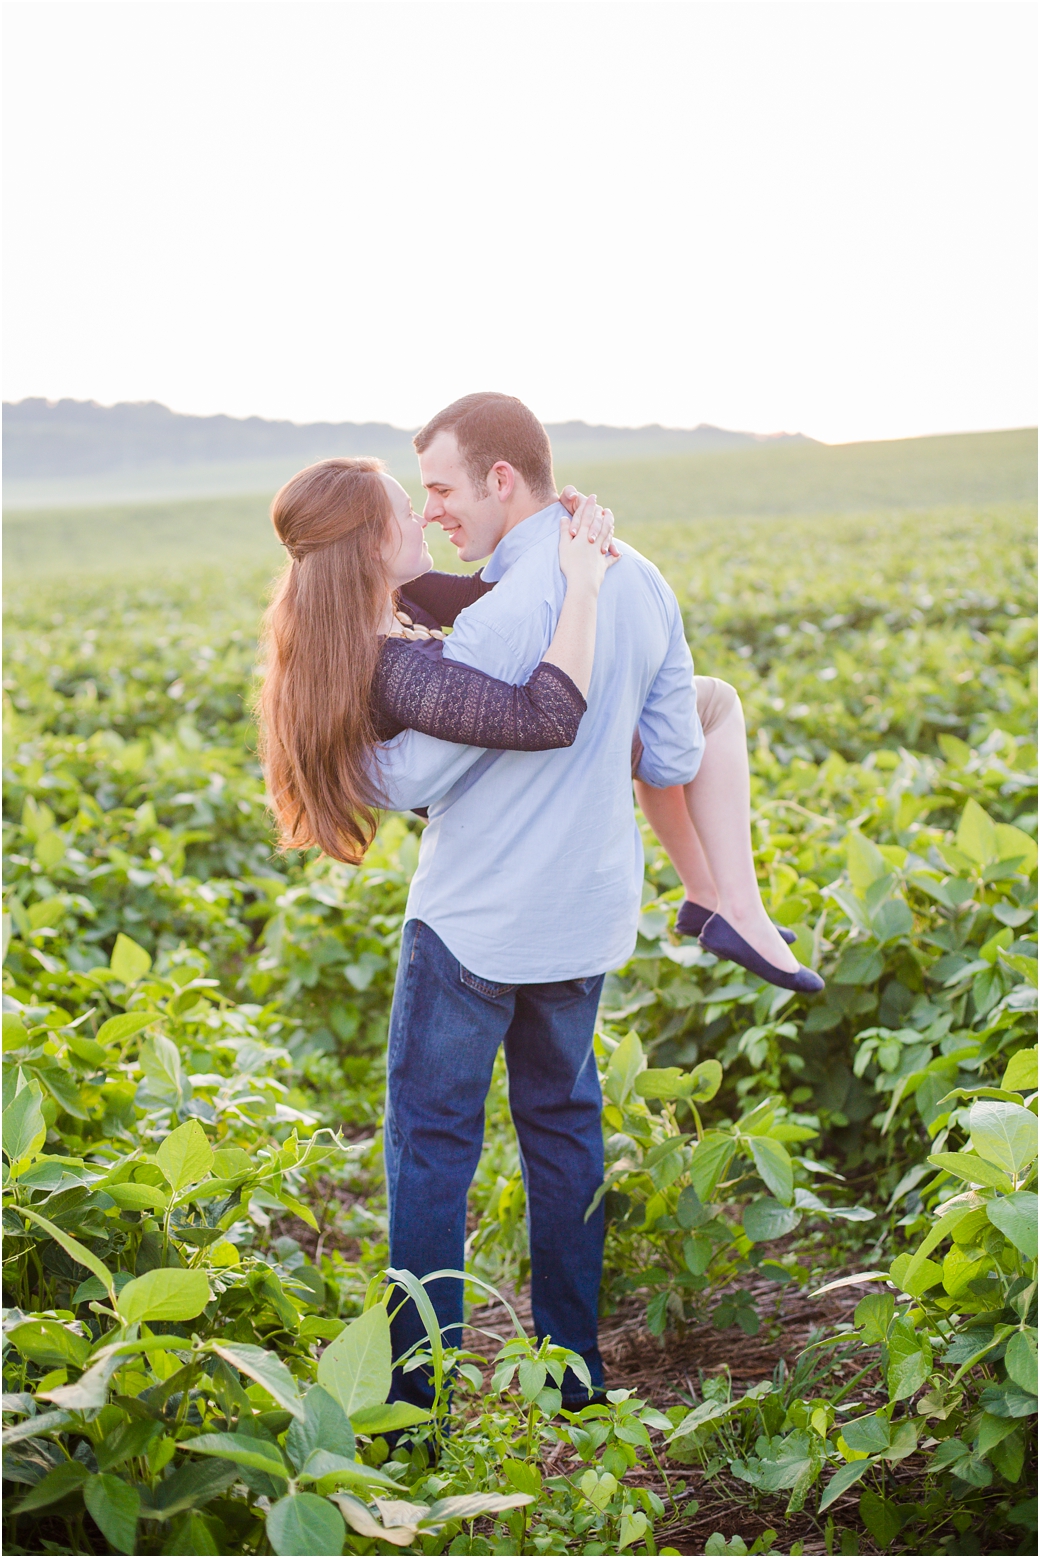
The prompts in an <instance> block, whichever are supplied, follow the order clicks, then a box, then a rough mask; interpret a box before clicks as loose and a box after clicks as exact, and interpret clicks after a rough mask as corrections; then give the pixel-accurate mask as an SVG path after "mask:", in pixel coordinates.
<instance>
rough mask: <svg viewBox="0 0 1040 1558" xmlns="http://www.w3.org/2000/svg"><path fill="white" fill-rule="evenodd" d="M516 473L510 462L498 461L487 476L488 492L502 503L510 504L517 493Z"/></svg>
mask: <svg viewBox="0 0 1040 1558" xmlns="http://www.w3.org/2000/svg"><path fill="white" fill-rule="evenodd" d="M516 480H517V477H516V472H515V470H514V469H513V467H512V466H511V465H510V464H509V461H508V460H496V461H495V463H494V465H493V466H492V467H491V469H490V470H489V471H488V474H487V486H488V491H489V492H491V493H493V494H494V496H495V497H496V498H497V499H498V501H499V502H500V503H508V502H509V499H510V498H511V497H512V496H513V493H514V492H515V491H516Z"/></svg>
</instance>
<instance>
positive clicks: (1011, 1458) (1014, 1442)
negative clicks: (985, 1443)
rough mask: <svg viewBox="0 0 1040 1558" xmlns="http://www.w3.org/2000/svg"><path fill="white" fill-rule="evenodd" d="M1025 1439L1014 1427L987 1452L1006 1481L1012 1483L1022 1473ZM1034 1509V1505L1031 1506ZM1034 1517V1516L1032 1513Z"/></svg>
mask: <svg viewBox="0 0 1040 1558" xmlns="http://www.w3.org/2000/svg"><path fill="white" fill-rule="evenodd" d="M1025 1451H1026V1447H1025V1441H1024V1440H1023V1438H1022V1435H1021V1434H1020V1433H1019V1431H1018V1429H1017V1428H1016V1429H1015V1430H1014V1431H1013V1432H1012V1433H1010V1434H1009V1435H1008V1436H1007V1438H1006V1439H1002V1440H1001V1441H1000V1443H999V1444H995V1445H994V1446H993V1448H992V1450H990V1452H989V1458H990V1460H991V1461H992V1462H993V1464H994V1466H995V1467H996V1468H997V1470H998V1471H999V1473H1000V1475H1001V1476H1002V1477H1003V1478H1004V1479H1005V1481H1006V1482H1010V1483H1011V1484H1012V1485H1013V1484H1014V1483H1016V1482H1017V1481H1018V1479H1019V1478H1020V1477H1021V1475H1022V1466H1023V1463H1024V1462H1025V1458H1026V1454H1025ZM1033 1508H1034V1511H1035V1509H1036V1506H1035V1504H1034V1506H1033ZM1033 1518H1034V1519H1035V1518H1036V1516H1035V1514H1034V1517H1033Z"/></svg>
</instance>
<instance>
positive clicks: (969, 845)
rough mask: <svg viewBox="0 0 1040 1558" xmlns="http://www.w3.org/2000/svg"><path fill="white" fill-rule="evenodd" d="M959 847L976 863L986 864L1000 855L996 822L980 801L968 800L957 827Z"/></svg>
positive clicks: (963, 853) (962, 852)
mask: <svg viewBox="0 0 1040 1558" xmlns="http://www.w3.org/2000/svg"><path fill="white" fill-rule="evenodd" d="M957 848H958V849H959V850H960V852H961V854H962V855H967V857H968V859H969V860H973V861H974V862H975V864H976V865H979V866H985V865H988V864H989V863H990V861H991V860H996V859H997V858H998V857H999V846H998V843H997V830H996V826H995V824H994V823H993V822H992V821H991V820H990V818H989V817H988V816H987V815H986V813H985V812H984V811H983V809H982V807H981V806H980V805H979V803H978V801H968V803H967V804H966V806H965V808H964V810H963V812H962V813H961V820H960V823H959V824H958V827H957Z"/></svg>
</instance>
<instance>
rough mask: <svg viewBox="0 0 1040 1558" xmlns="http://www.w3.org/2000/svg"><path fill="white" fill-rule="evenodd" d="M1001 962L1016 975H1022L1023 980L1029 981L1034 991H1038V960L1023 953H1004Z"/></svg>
mask: <svg viewBox="0 0 1040 1558" xmlns="http://www.w3.org/2000/svg"><path fill="white" fill-rule="evenodd" d="M1000 961H1001V962H1002V963H1003V964H1004V965H1005V967H1007V968H1010V969H1013V970H1014V972H1015V973H1016V974H1021V975H1022V978H1023V979H1025V980H1027V981H1028V983H1029V984H1031V985H1032V987H1033V989H1034V990H1035V989H1036V986H1037V960H1036V958H1030V957H1026V956H1025V954H1024V953H1021V952H1003V951H1002V952H1001V954H1000Z"/></svg>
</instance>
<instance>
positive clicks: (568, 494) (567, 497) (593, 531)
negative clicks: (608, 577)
mask: <svg viewBox="0 0 1040 1558" xmlns="http://www.w3.org/2000/svg"><path fill="white" fill-rule="evenodd" d="M587 501H591V502H593V503H595V501H596V494H595V493H594V492H593V493H592V494H591V495H590V499H586V497H585V494H584V493H582V492H579V491H578V489H577V487H570V486H567V487H564V489H563V491H562V492H561V493H560V502H561V503H562V504H563V506H564V508H565V509H566V510H567V512H568V514H570V516H571V535H572V536H573V535H577V533H578V509H579V508H580V507H581V505H582V504H583V503H585V502H587ZM609 513H610V510H609V509H600V510H599V514H600V515H602V514H609ZM610 523H611V533H610V534H609V535H607V536H604V537H602V538H601V545H602V547H603V550H604V551H605V552H607V551H609V552H610V555H611V556H612V557H613V558H614V559H615V561H616V560H617V558H619V557H620V556H621V553H620V552H619V551H618V549H617V547H616V545H615V544H614V536H613V524H614V516H613V514H611V515H610ZM601 529H602V525H601V521H600V519H599V518H598V517H597V518H596V519H594V520H593V521H592V524H591V526H590V529H589V540H590V541H595V540H596V539H597V537H599V536H600V532H601Z"/></svg>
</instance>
